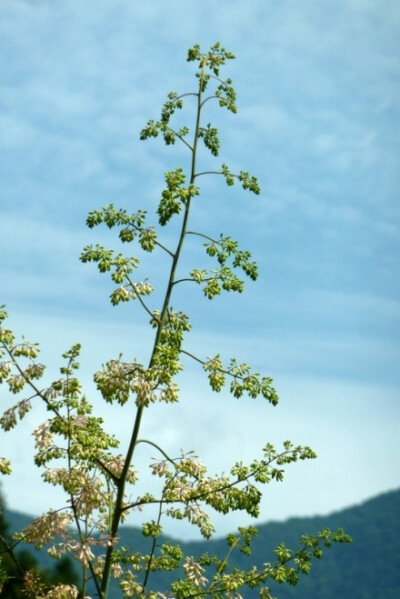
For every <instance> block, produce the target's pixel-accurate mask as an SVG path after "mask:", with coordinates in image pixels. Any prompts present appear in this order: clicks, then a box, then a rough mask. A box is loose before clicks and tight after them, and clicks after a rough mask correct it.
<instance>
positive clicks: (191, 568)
mask: <svg viewBox="0 0 400 599" xmlns="http://www.w3.org/2000/svg"><path fill="white" fill-rule="evenodd" d="M183 569H184V570H185V573H186V576H187V579H188V580H190V582H192V583H193V584H195V585H196V586H198V587H204V586H205V585H206V584H207V582H208V580H207V578H206V577H205V576H203V572H204V568H203V567H202V566H200V564H199V563H198V562H196V561H195V560H194V559H193V557H187V558H186V560H185V563H184V564H183Z"/></svg>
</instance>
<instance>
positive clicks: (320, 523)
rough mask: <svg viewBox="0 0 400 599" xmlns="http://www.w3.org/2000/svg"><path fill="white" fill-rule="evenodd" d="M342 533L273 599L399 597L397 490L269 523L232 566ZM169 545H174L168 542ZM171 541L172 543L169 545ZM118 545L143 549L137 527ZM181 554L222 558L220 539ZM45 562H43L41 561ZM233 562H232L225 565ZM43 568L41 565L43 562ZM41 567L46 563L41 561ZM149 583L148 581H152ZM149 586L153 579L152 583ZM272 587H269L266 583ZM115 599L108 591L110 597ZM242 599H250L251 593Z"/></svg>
mask: <svg viewBox="0 0 400 599" xmlns="http://www.w3.org/2000/svg"><path fill="white" fill-rule="evenodd" d="M6 519H7V520H8V522H9V524H10V529H11V530H18V529H20V527H21V525H22V526H23V525H25V524H26V523H27V522H28V521H29V518H28V517H27V516H25V515H24V514H18V513H16V512H13V511H7V512H6ZM339 527H341V528H344V530H345V531H346V532H347V533H348V534H350V535H351V536H352V537H353V543H352V544H351V545H340V546H336V545H334V546H333V547H332V548H331V549H329V550H326V551H325V554H324V557H323V559H322V560H321V561H320V562H314V564H313V567H312V569H311V574H310V575H309V576H304V577H303V578H302V579H301V581H300V583H299V585H298V586H297V587H294V588H289V587H287V586H286V585H285V586H279V585H278V586H275V587H274V592H275V594H276V595H277V596H278V598H279V599H291V598H292V597H298V598H301V599H398V598H399V597H400V490H396V491H391V492H388V493H385V494H383V495H379V496H378V497H375V498H373V499H370V500H369V501H366V502H365V503H363V504H361V505H357V506H355V507H351V508H348V509H345V510H342V511H340V512H336V513H334V514H331V515H328V516H318V517H313V518H292V519H290V520H287V521H286V522H269V523H267V524H261V525H259V526H258V530H259V534H258V536H257V537H256V538H255V540H254V542H253V552H252V555H251V557H250V558H247V557H246V556H245V555H243V554H240V553H239V554H238V556H237V559H238V561H237V562H236V563H237V565H239V564H240V563H242V564H244V563H245V562H246V559H248V560H249V562H251V563H254V564H256V565H260V566H261V565H262V564H263V562H266V561H271V560H273V559H274V555H273V553H272V550H273V548H274V547H276V545H278V544H279V543H280V542H281V541H284V542H285V544H286V545H287V546H289V547H291V548H293V549H294V548H296V546H297V541H298V539H299V537H300V536H301V535H302V534H304V533H305V532H307V533H310V534H312V533H315V532H318V531H319V530H322V529H324V528H330V529H331V530H336V529H337V528H339ZM173 542H174V541H173ZM175 542H177V541H175ZM121 544H122V545H125V546H130V547H134V548H135V550H138V551H144V552H145V551H147V550H148V541H146V539H144V538H143V537H142V536H141V534H140V532H139V531H138V529H136V528H132V527H123V528H122V529H121ZM181 546H182V548H183V550H184V552H185V553H186V554H189V555H193V556H196V555H200V554H201V553H203V552H205V551H207V552H208V553H210V554H211V553H216V554H219V555H221V556H223V555H224V554H225V552H226V543H225V541H224V540H223V539H216V540H211V541H199V542H181ZM46 561H47V560H46ZM231 563H232V564H234V563H235V561H234V559H233V560H232V562H231ZM43 565H44V564H43ZM46 565H48V564H47V563H46ZM153 580H154V579H153ZM167 581H168V576H163V577H162V578H161V579H159V580H158V581H157V585H156V584H154V586H155V587H157V588H158V589H162V588H164V589H165V585H166V584H167ZM154 582H155V580H154ZM271 586H272V585H271ZM119 596H120V593H119V591H118V588H117V587H114V590H113V593H112V597H113V599H114V598H117V597H119ZM244 596H245V597H246V598H250V597H253V596H254V597H256V596H257V592H254V595H251V594H250V592H248V593H247V594H244Z"/></svg>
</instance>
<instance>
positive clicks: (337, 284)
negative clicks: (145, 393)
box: [0, 0, 400, 535]
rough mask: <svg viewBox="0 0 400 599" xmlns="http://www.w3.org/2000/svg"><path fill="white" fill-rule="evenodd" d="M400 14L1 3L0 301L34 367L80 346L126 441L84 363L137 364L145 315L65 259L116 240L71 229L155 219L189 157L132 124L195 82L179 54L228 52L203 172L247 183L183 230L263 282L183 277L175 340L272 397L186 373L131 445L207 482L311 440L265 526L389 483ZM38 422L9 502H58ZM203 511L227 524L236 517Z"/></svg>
mask: <svg viewBox="0 0 400 599" xmlns="http://www.w3.org/2000/svg"><path fill="white" fill-rule="evenodd" d="M399 25H400V5H399V3H398V2H397V1H396V0H347V1H345V0H325V1H322V2H317V1H311V0H304V1H302V2H294V1H289V0H281V1H279V2H278V1H275V0H248V2H246V5H244V3H243V2H238V1H234V0H231V1H229V2H228V1H226V0H220V1H219V2H218V3H216V2H212V1H211V0H204V1H203V2H194V1H192V0H186V1H183V0H181V1H179V0H164V1H163V2H161V1H157V2H156V1H154V0H148V1H147V2H146V3H137V2H133V1H128V0H118V1H111V0H108V1H107V0H96V3H95V9H94V5H93V3H92V2H89V1H88V0H69V1H68V2H64V3H54V2H51V1H50V0H38V1H35V2H31V1H22V0H3V2H2V7H1V9H0V72H1V80H2V85H1V89H0V101H1V106H2V110H1V114H0V120H1V131H2V134H1V136H0V153H1V156H0V170H1V196H0V211H1V219H0V250H1V255H2V256H3V260H2V263H1V268H0V289H1V298H0V303H4V304H6V305H7V308H8V310H9V312H10V316H11V324H12V326H13V327H14V328H15V329H16V330H17V331H18V332H20V333H23V334H25V335H26V336H27V337H28V338H29V339H30V340H33V341H39V342H40V343H41V347H42V352H43V356H44V359H45V360H46V361H47V362H48V363H49V377H50V376H52V377H56V376H57V366H58V364H59V362H58V358H57V356H58V355H60V354H61V353H62V352H63V351H65V349H67V348H68V347H69V345H71V344H72V343H75V342H77V341H80V342H82V344H83V353H82V361H81V362H82V379H83V381H84V382H85V384H86V385H87V388H88V390H89V391H88V394H89V395H90V398H91V399H92V400H93V401H94V403H95V404H96V406H98V407H99V409H101V410H103V411H104V414H105V415H106V420H107V423H108V424H109V426H110V429H111V430H113V431H116V432H118V433H119V434H121V437H122V443H123V444H124V442H125V441H126V439H127V438H128V434H129V425H130V421H129V418H127V416H126V415H125V416H123V415H122V413H121V412H120V411H119V409H118V408H110V407H108V406H106V407H103V405H102V403H101V401H100V400H99V399H98V398H97V397H96V394H95V391H94V387H93V384H92V383H91V373H92V372H93V371H94V370H96V369H97V368H98V367H99V365H100V364H101V362H102V361H105V360H107V359H109V358H111V357H115V356H116V355H118V354H119V352H120V351H124V353H125V355H126V356H131V357H133V356H138V357H142V358H143V359H144V360H145V359H146V351H147V350H148V348H149V343H150V341H149V340H148V338H147V334H148V331H147V328H146V319H145V318H144V317H143V315H142V314H141V313H140V310H139V309H138V307H137V306H135V305H133V304H132V305H130V306H124V307H121V308H117V309H116V308H112V307H111V305H110V304H109V302H108V299H107V298H108V295H109V293H110V290H111V288H110V285H109V283H108V280H106V279H105V278H104V277H101V276H100V275H98V274H97V272H96V271H95V269H94V268H93V267H91V265H82V264H80V263H79V260H78V256H79V254H80V251H81V249H82V247H83V246H84V245H86V244H88V243H96V242H100V243H104V244H107V243H108V244H112V243H113V238H112V236H110V235H108V234H107V233H106V232H104V231H101V230H100V229H99V230H95V231H89V230H88V229H87V228H86V226H85V219H86V215H87V213H88V211H89V210H91V209H93V208H99V207H101V206H102V205H104V204H107V203H114V204H116V205H118V206H122V207H125V208H127V209H128V210H131V211H135V210H137V209H139V208H144V209H147V210H148V211H149V213H151V211H153V210H154V209H155V207H156V206H157V203H158V199H159V194H160V191H161V190H162V187H163V172H164V171H165V170H167V169H170V168H175V167H176V166H182V167H184V168H185V167H187V164H188V155H186V154H185V152H184V151H183V150H182V149H181V148H179V147H176V148H174V149H171V148H165V147H164V146H163V145H162V144H161V142H159V141H158V140H155V141H151V142H146V143H143V142H140V141H139V131H140V129H141V128H142V126H143V125H144V124H145V122H146V121H147V119H148V118H154V117H157V116H158V114H159V108H160V105H161V104H162V102H163V101H164V98H165V96H166V93H167V92H168V91H170V90H176V91H179V92H185V91H189V90H191V88H192V87H193V84H194V79H193V71H192V68H191V65H189V64H187V63H186V52H187V49H188V48H189V47H190V46H192V45H193V44H194V43H199V44H201V46H202V47H204V48H206V47H208V46H209V45H211V44H212V43H214V42H215V41H217V40H219V41H221V42H222V44H223V45H224V46H225V47H226V48H227V49H229V50H231V51H232V52H234V53H235V54H236V56H237V59H236V60H235V61H232V62H231V63H229V64H228V66H227V68H226V69H225V74H226V76H231V77H232V79H233V81H234V85H235V88H236V90H237V93H238V109H239V110H238V114H237V115H235V116H234V115H231V114H225V113H224V112H222V111H217V110H215V109H213V108H210V113H209V118H210V121H212V122H213V124H215V125H216V126H218V127H219V129H220V133H221V153H220V157H219V158H217V159H216V162H215V167H217V168H218V167H219V165H220V163H222V162H226V163H228V164H229V165H230V166H231V167H232V170H235V169H236V170H240V169H245V170H251V172H252V173H254V174H255V175H257V176H258V177H259V181H260V184H261V187H262V195H261V196H260V197H251V196H250V195H249V194H248V193H246V192H243V191H241V190H240V189H239V188H238V187H235V188H234V189H233V190H231V189H228V188H226V186H225V185H224V183H223V181H221V180H220V179H219V178H212V179H209V180H207V181H206V180H205V178H204V180H203V181H201V183H202V196H201V199H200V200H199V202H198V203H197V205H196V207H195V210H194V214H193V223H194V225H195V226H196V228H197V229H198V230H202V231H204V232H208V233H209V234H210V235H219V233H221V232H223V233H225V234H230V235H231V236H232V237H233V238H235V239H238V240H239V241H240V242H241V244H242V245H243V247H245V248H246V249H250V250H251V251H252V252H253V255H254V257H255V259H256V260H257V261H258V263H259V265H260V277H259V280H258V281H257V283H256V284H248V285H247V288H246V291H245V293H244V294H243V295H241V296H237V297H236V296H226V297H223V298H217V299H216V300H215V301H214V302H212V303H209V302H208V301H207V300H205V299H203V298H202V297H201V293H197V294H196V293H194V291H197V289H196V290H193V289H192V288H190V289H189V288H186V289H182V291H180V292H179V293H178V294H177V297H176V300H174V307H179V308H182V309H184V310H186V311H187V312H188V313H189V315H190V317H191V320H192V322H193V333H192V335H191V336H190V337H189V338H188V342H187V343H188V347H190V349H192V350H194V351H196V352H197V353H198V354H199V355H202V356H205V355H211V354H215V353H217V352H221V354H222V355H223V356H225V357H227V358H229V357H231V356H233V355H235V356H237V357H238V359H241V360H245V361H247V362H249V363H250V364H252V365H253V366H254V367H255V368H256V369H257V370H259V371H261V372H263V373H265V374H267V375H271V376H272V377H274V380H275V384H276V387H277V388H278V391H279V392H280V396H281V404H280V405H279V406H278V407H277V408H272V407H271V406H269V405H267V404H265V403H263V402H262V401H261V400H259V401H253V400H247V399H242V400H240V401H238V400H234V399H232V398H230V397H229V395H228V394H226V395H224V394H222V395H221V396H217V395H215V394H212V393H211V392H210V391H209V389H208V387H207V384H206V383H205V381H204V380H203V377H202V373H201V372H199V371H197V369H196V368H195V367H194V366H192V365H188V370H187V374H186V375H183V376H182V377H181V380H180V384H181V387H182V400H181V403H180V405H179V406H173V407H169V408H165V407H159V406H157V407H155V408H152V409H151V410H150V411H149V412H148V413H146V415H145V419H144V425H143V426H144V431H143V435H146V436H148V437H149V438H153V439H158V440H159V441H160V442H162V443H163V444H164V445H165V447H166V449H168V450H170V451H172V452H174V451H175V452H176V451H177V450H179V449H180V448H181V447H182V448H184V449H187V450H189V449H194V450H196V451H197V452H198V453H199V455H200V457H201V458H202V459H203V460H204V462H205V463H206V464H208V465H209V469H210V472H211V473H214V472H217V471H220V470H225V471H226V470H228V468H229V466H230V465H231V464H233V463H234V462H235V461H236V460H238V459H243V460H245V459H251V458H252V457H255V456H258V455H260V451H261V448H262V447H263V445H265V443H266V442H268V441H273V442H276V443H280V442H281V441H283V440H285V439H286V438H290V439H291V440H293V441H294V442H299V443H305V444H309V445H311V446H312V447H313V448H314V449H315V450H316V451H317V453H318V455H319V459H318V461H314V462H310V463H307V464H301V465H295V466H293V467H292V468H290V469H288V473H287V478H286V480H285V482H284V483H283V484H282V485H275V486H272V485H271V486H270V487H269V488H266V489H265V498H264V500H263V504H262V514H261V517H260V519H261V520H269V519H283V518H285V517H287V516H294V515H312V514H316V513H327V512H329V511H332V510H335V509H339V508H342V507H344V506H348V505H351V504H354V503H356V502H360V501H362V500H364V499H366V498H367V497H370V496H372V495H375V494H377V493H380V492H383V491H386V490H388V489H391V488H395V487H398V486H399V482H400V479H399V472H398V463H397V462H398V460H397V456H398V453H399V450H400V440H399V439H400V435H399V434H398V431H399V424H400V409H399V389H400V376H399V373H400V368H399V316H400V304H399V277H398V275H397V272H398V262H399V245H400V244H399V208H398V191H399V178H400V176H399V172H400V164H399V145H398V139H399V122H400V121H399V102H398V97H399V89H398V88H399V83H398V81H399V78H398V75H399V45H400V42H399V38H398V31H399ZM186 114H187V117H188V119H190V117H191V114H192V113H191V111H190V104H189V103H188V104H187V113H186ZM205 118H206V119H207V118H208V117H205ZM206 122H207V121H206ZM200 160H201V161H204V164H205V165H209V164H210V160H209V158H208V157H207V156H206V154H204V155H202V156H201V157H200ZM153 221H155V219H153ZM165 234H166V235H167V238H170V237H169V236H170V235H171V234H170V233H168V231H166V232H165ZM186 263H187V264H188V265H191V266H192V265H193V266H201V263H202V254H201V253H200V254H198V253H196V252H195V249H194V248H192V247H191V246H190V247H188V253H187V262H186ZM147 268H149V269H150V272H151V276H152V282H153V283H154V284H155V285H156V287H157V289H161V288H162V284H163V282H164V279H165V275H164V272H163V264H162V263H156V264H155V265H153V264H152V263H151V262H150V261H149V260H148V259H145V260H144V261H143V273H145V274H146V272H147V270H146V269H147ZM155 297H157V295H156V296H155ZM154 307H157V306H156V305H154ZM193 383H194V384H193ZM2 401H3V402H5V405H8V403H7V402H8V401H9V400H8V398H7V397H4V395H3V400H2ZM44 416H45V414H44V413H43V412H41V411H40V410H37V412H35V413H32V414H30V415H29V416H28V417H27V418H26V420H25V421H24V422H23V424H22V426H21V428H20V429H16V431H13V432H11V433H8V434H7V436H5V437H4V438H3V435H2V441H1V445H2V447H3V449H2V451H1V453H2V454H7V455H8V456H10V457H12V458H14V460H15V462H14V470H15V472H14V474H13V475H12V477H11V478H10V479H7V480H5V481H4V490H5V493H6V496H7V501H8V504H9V506H10V507H13V508H15V509H19V510H23V511H27V512H32V513H39V512H40V511H41V510H45V509H47V507H48V504H49V502H50V503H51V502H53V504H54V503H55V502H57V501H61V498H60V497H59V496H58V495H57V493H56V491H55V490H53V489H52V488H49V489H43V487H42V486H41V482H40V473H39V471H37V469H36V468H35V467H33V465H32V463H31V459H30V457H29V456H30V447H31V440H30V431H31V430H32V428H33V427H34V426H36V425H37V424H38V423H40V422H41V421H42V420H43V418H44ZM138 459H139V460H140V464H145V459H146V456H145V455H143V456H138ZM27 485H28V486H29V489H30V493H29V500H27V495H26V491H25V489H26V486H27ZM53 507H54V505H53ZM216 522H217V525H218V531H219V532H225V531H227V530H229V529H231V528H232V527H234V526H235V525H236V524H237V523H245V522H248V519H247V518H246V517H243V518H242V517H238V515H237V514H234V515H233V516H232V517H228V518H226V519H221V518H218V517H217V518H216ZM167 529H168V531H169V532H172V533H176V534H180V533H182V534H185V535H190V534H192V533H190V531H188V530H186V529H183V528H182V529H179V530H177V529H176V525H175V524H174V525H173V526H170V527H169V528H167Z"/></svg>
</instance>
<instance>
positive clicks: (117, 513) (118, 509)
mask: <svg viewBox="0 0 400 599" xmlns="http://www.w3.org/2000/svg"><path fill="white" fill-rule="evenodd" d="M205 67H206V61H205V60H203V63H202V65H201V74H200V78H199V92H198V94H196V95H197V116H196V128H195V132H194V141H193V147H192V162H191V171H190V185H193V184H194V180H195V177H196V174H195V173H196V157H197V143H198V139H199V131H200V116H201V104H202V100H201V98H202V87H203V81H204V70H205ZM189 211H190V197H189V198H188V200H187V202H186V204H185V212H184V215H183V221H182V227H181V233H180V236H179V241H178V245H177V248H176V251H175V253H174V256H173V260H172V265H171V270H170V275H169V280H168V285H167V291H166V294H165V298H164V303H163V307H162V310H161V314H160V319H159V324H158V326H157V333H156V337H155V340H154V345H153V350H152V354H151V358H150V362H149V368H151V367H152V366H153V364H154V359H155V356H156V353H157V347H158V344H159V341H160V337H161V332H162V329H163V326H164V323H165V321H166V319H167V317H168V309H169V303H170V299H171V293H172V289H173V286H174V279H175V272H176V268H177V265H178V262H179V258H180V254H181V251H182V246H183V242H184V239H185V236H186V227H187V223H188V219H189ZM142 415H143V406H139V407H138V408H137V411H136V418H135V423H134V426H133V431H132V436H131V440H130V443H129V447H128V451H127V453H126V457H125V463H124V468H123V470H122V472H121V476H120V478H119V480H118V482H117V483H116V484H117V489H118V490H117V497H116V501H115V508H114V514H113V518H112V523H111V530H110V537H111V541H112V542H111V543H110V545H109V546H108V548H107V553H106V557H105V562H104V568H103V576H102V583H101V592H100V599H107V596H108V590H109V582H110V574H111V561H112V555H113V552H114V544H115V540H116V537H117V532H118V528H119V525H120V521H121V516H122V514H123V512H124V506H123V502H124V493H125V485H126V480H127V476H128V471H129V468H130V465H131V463H132V458H133V454H134V451H135V447H136V444H137V441H138V436H139V431H140V425H141V421H142Z"/></svg>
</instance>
